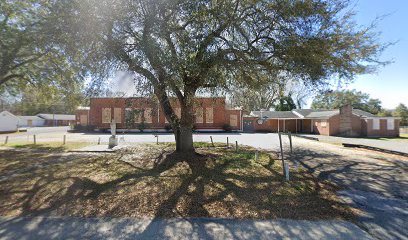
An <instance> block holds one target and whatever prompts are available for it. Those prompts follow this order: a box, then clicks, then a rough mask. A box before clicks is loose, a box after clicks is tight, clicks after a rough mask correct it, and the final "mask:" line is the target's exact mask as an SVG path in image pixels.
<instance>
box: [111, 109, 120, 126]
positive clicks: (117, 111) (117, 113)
mask: <svg viewBox="0 0 408 240" xmlns="http://www.w3.org/2000/svg"><path fill="white" fill-rule="evenodd" d="M113 119H115V123H121V122H122V109H121V108H114V109H113Z"/></svg>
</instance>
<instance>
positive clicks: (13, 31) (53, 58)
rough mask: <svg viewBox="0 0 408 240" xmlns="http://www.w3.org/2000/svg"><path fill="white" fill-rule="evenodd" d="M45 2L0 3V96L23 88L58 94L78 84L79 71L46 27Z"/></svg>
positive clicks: (46, 7)
mask: <svg viewBox="0 0 408 240" xmlns="http://www.w3.org/2000/svg"><path fill="white" fill-rule="evenodd" d="M50 4H51V2H50V1H48V0H24V1H19V0H7V1H0V94H1V93H3V92H5V91H7V92H8V93H11V94H13V95H18V94H19V93H20V92H22V91H25V90H26V89H25V88H26V85H27V84H29V85H31V86H35V87H37V88H41V89H42V90H44V91H45V89H46V88H47V87H49V86H52V87H56V88H58V89H60V90H61V91H66V90H70V89H71V88H70V85H72V86H74V85H77V84H78V82H79V81H78V80H80V78H79V77H78V74H79V73H80V72H79V70H80V69H79V68H76V67H75V64H74V63H75V62H74V61H70V59H68V56H67V55H66V54H65V53H64V52H63V50H62V49H61V48H58V46H57V45H53V44H52V41H50V38H51V37H52V35H51V34H50V32H49V31H48V30H50V28H49V26H47V25H46V22H47V19H48V17H49V14H50V12H49V11H48V7H49V6H50Z"/></svg>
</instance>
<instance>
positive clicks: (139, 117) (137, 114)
mask: <svg viewBox="0 0 408 240" xmlns="http://www.w3.org/2000/svg"><path fill="white" fill-rule="evenodd" d="M133 112H134V115H135V123H141V122H142V116H143V115H142V114H143V111H142V109H140V108H135V109H134V110H133Z"/></svg>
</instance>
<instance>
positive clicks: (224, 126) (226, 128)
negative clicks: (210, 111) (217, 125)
mask: <svg viewBox="0 0 408 240" xmlns="http://www.w3.org/2000/svg"><path fill="white" fill-rule="evenodd" d="M222 129H224V131H226V132H231V131H232V127H231V125H229V124H228V123H226V124H224V125H222Z"/></svg>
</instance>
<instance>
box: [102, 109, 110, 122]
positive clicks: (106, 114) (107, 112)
mask: <svg viewBox="0 0 408 240" xmlns="http://www.w3.org/2000/svg"><path fill="white" fill-rule="evenodd" d="M111 120H112V115H111V109H110V108H102V123H111Z"/></svg>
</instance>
